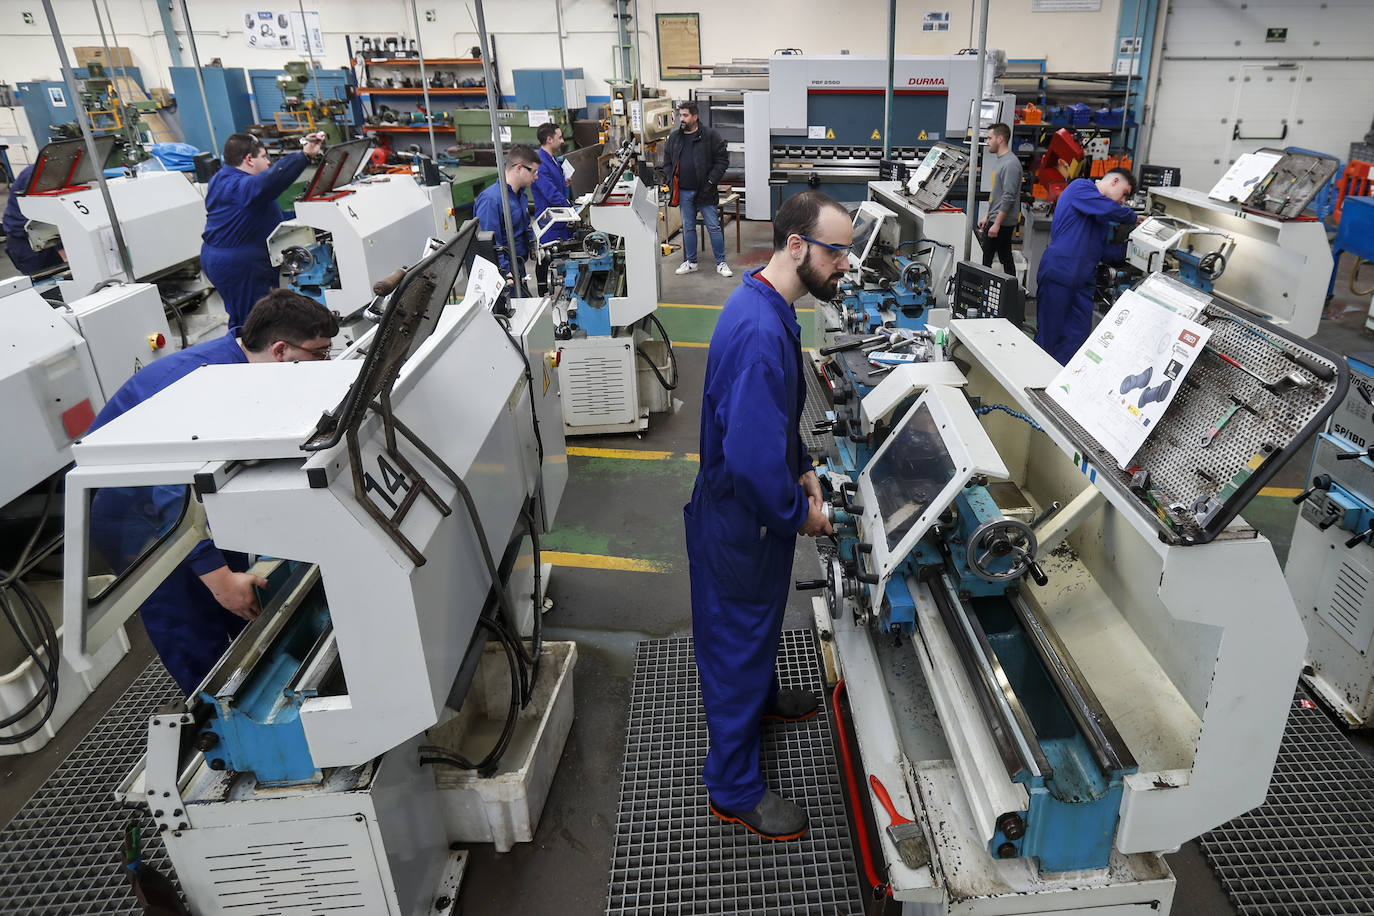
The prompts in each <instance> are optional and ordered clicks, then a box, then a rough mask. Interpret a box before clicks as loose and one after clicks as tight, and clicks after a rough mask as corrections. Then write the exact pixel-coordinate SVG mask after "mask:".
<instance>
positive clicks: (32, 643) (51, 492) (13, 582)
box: [0, 473, 63, 744]
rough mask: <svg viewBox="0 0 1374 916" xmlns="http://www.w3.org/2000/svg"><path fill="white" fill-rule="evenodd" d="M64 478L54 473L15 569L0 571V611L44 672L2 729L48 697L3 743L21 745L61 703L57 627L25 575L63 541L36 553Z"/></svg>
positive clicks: (2, 738)
mask: <svg viewBox="0 0 1374 916" xmlns="http://www.w3.org/2000/svg"><path fill="white" fill-rule="evenodd" d="M62 479H63V478H62V474H60V473H59V474H54V475H53V478H52V480H51V482H50V483H49V484H48V491H47V493H46V495H45V496H44V498H43V511H42V512H41V513H39V517H38V521H37V523H36V524H35V525H34V528H33V532H32V533H31V534H30V535H29V539H28V540H27V541H26V542H25V543H24V549H23V550H21V551H20V553H19V558H18V560H17V561H16V562H15V564H14V568H13V569H12V570H8V571H4V570H0V613H3V614H4V616H5V619H6V620H8V621H9V625H10V627H11V628H12V629H13V630H14V633H15V636H16V637H17V638H18V640H19V642H20V644H22V646H23V647H24V652H25V653H26V654H27V655H28V657H29V658H30V659H32V660H33V663H34V666H35V667H36V668H37V669H38V671H39V672H40V673H41V675H42V683H41V684H40V686H39V688H38V689H37V690H36V691H35V692H34V695H33V696H32V697H30V698H29V700H28V702H26V703H25V704H24V706H23V707H22V708H20V709H19V710H18V711H17V712H14V713H11V714H10V715H8V716H5V717H4V718H3V719H0V729H4V728H11V727H13V726H15V725H17V724H19V723H20V722H22V721H23V720H24V719H25V718H26V717H27V716H29V715H30V714H31V713H33V711H34V710H36V709H37V708H38V707H39V705H40V704H42V703H43V702H44V700H46V701H47V708H46V709H44V710H43V713H42V715H41V716H40V717H39V720H38V721H37V722H35V723H34V724H33V725H31V726H29V727H28V728H26V729H24V730H23V731H21V732H18V733H16V734H13V735H5V736H0V744H19V743H20V742H22V741H25V740H27V739H28V738H30V737H32V736H33V735H35V734H37V733H38V731H39V730H40V729H42V728H43V726H44V725H46V724H47V722H48V720H49V719H50V718H51V717H52V714H53V710H54V709H55V708H56V706H57V686H58V684H57V675H58V670H59V668H58V666H59V665H60V664H61V658H62V656H61V646H60V644H59V642H58V638H57V629H56V628H55V627H54V626H53V622H52V619H51V618H50V617H48V612H47V610H46V609H45V608H44V607H43V603H42V601H40V600H39V599H38V596H37V595H35V594H34V593H33V589H31V588H30V587H29V586H28V584H27V583H26V582H24V581H23V579H22V578H21V576H23V575H24V574H25V573H26V572H27V571H28V569H29V568H31V567H32V565H33V564H34V563H36V562H37V561H38V560H41V559H42V558H44V557H46V556H48V555H49V554H51V553H52V551H53V550H55V549H56V548H57V547H58V546H59V545H60V544H61V543H62V540H61V538H60V537H59V538H54V539H53V540H52V541H51V542H49V544H46V545H44V548H43V550H42V551H39V552H38V553H37V554H35V553H34V549H33V548H34V544H36V543H37V542H38V537H39V535H41V534H42V533H43V528H44V527H45V526H46V525H47V522H48V518H49V517H50V515H51V513H52V504H53V497H54V496H55V495H56V493H57V487H58V485H59V484H60V483H61V481H62ZM31 555H32V556H31ZM11 596H13V597H14V598H15V599H17V601H18V603H19V605H20V608H21V609H22V610H23V612H24V614H25V616H27V617H28V625H29V627H31V628H32V630H33V635H30V633H29V632H28V631H27V630H26V629H25V627H24V624H23V622H22V620H21V617H20V614H19V613H17V612H16V609H15V607H14V605H13V604H12V603H11V600H10V599H11Z"/></svg>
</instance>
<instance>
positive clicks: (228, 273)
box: [200, 134, 324, 331]
mask: <svg viewBox="0 0 1374 916" xmlns="http://www.w3.org/2000/svg"><path fill="white" fill-rule="evenodd" d="M323 143H324V134H310V135H309V136H307V137H305V138H304V140H303V142H302V150H301V152H299V153H289V154H287V155H285V156H282V157H281V158H280V159H278V160H277V161H276V162H275V163H274V162H271V161H269V160H268V158H267V149H266V148H265V147H264V146H263V145H262V141H261V140H259V139H258V138H257V137H253V136H250V135H248V134H230V136H229V139H228V140H225V141H224V168H222V169H220V170H219V171H218V172H216V173H215V176H214V177H213V178H211V179H210V186H209V188H207V189H206V192H205V232H204V233H203V234H202V235H201V241H202V244H201V246H200V266H201V268H202V269H203V270H204V271H205V276H206V277H207V278H209V280H210V283H211V284H212V285H213V286H214V287H215V289H217V290H218V291H219V294H220V297H221V298H222V299H223V300H224V310H225V311H226V312H228V313H229V329H230V330H231V331H233V330H234V329H236V328H241V327H243V323H244V322H245V321H246V320H247V319H248V310H249V309H251V308H252V307H253V303H255V302H257V301H258V300H259V299H261V298H262V297H263V296H266V295H267V294H268V293H269V292H271V291H272V290H274V289H276V288H277V284H278V269H277V268H275V267H273V266H272V262H271V260H270V259H269V258H268V256H267V237H268V236H269V235H271V234H272V230H273V229H276V228H277V224H278V223H280V222H281V221H282V220H283V219H285V218H286V215H285V214H284V213H282V209H281V207H280V206H279V205H278V204H277V198H278V197H279V196H280V195H281V194H282V192H283V191H285V190H286V189H287V188H289V187H291V183H292V182H294V181H295V180H296V179H297V178H299V177H300V175H301V172H303V171H305V167H306V165H307V164H308V163H309V162H310V161H311V160H313V159H318V158H319V155H320V149H321V147H322V145H323Z"/></svg>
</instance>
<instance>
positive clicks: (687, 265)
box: [673, 261, 697, 275]
mask: <svg viewBox="0 0 1374 916" xmlns="http://www.w3.org/2000/svg"><path fill="white" fill-rule="evenodd" d="M696 272H697V262H696V261H683V262H682V263H681V264H679V265H678V266H677V270H675V271H673V273H675V274H678V275H682V274H694V273H696Z"/></svg>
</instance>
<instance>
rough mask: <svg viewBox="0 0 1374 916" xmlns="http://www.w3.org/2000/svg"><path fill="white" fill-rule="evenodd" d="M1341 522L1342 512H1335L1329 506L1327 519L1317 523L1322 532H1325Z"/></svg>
mask: <svg viewBox="0 0 1374 916" xmlns="http://www.w3.org/2000/svg"><path fill="white" fill-rule="evenodd" d="M1340 520H1341V514H1340V512H1333V511H1332V510H1331V507H1330V506H1328V507H1327V511H1326V518H1324V519H1322V520H1321V521H1319V522H1317V527H1318V528H1320V529H1321V530H1322V531H1325V530H1326V529H1327V528H1330V527H1331V526H1332V525H1334V524H1336V523H1337V522H1339V521H1340Z"/></svg>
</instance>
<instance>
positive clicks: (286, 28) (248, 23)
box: [243, 10, 324, 55]
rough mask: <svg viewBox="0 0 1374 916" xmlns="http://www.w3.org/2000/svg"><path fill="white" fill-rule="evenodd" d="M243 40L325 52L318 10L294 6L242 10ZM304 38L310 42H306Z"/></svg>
mask: <svg viewBox="0 0 1374 916" xmlns="http://www.w3.org/2000/svg"><path fill="white" fill-rule="evenodd" d="M243 40H244V42H245V43H246V44H247V45H248V47H250V48H262V49H265V50H269V51H282V50H288V51H289V50H295V51H300V52H301V53H302V54H306V53H313V54H316V55H323V54H324V33H323V32H321V31H320V14H319V13H317V12H308V13H306V14H305V15H304V18H302V16H301V13H300V12H298V11H293V10H244V11H243ZM307 41H308V42H309V44H308V45H307Z"/></svg>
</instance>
